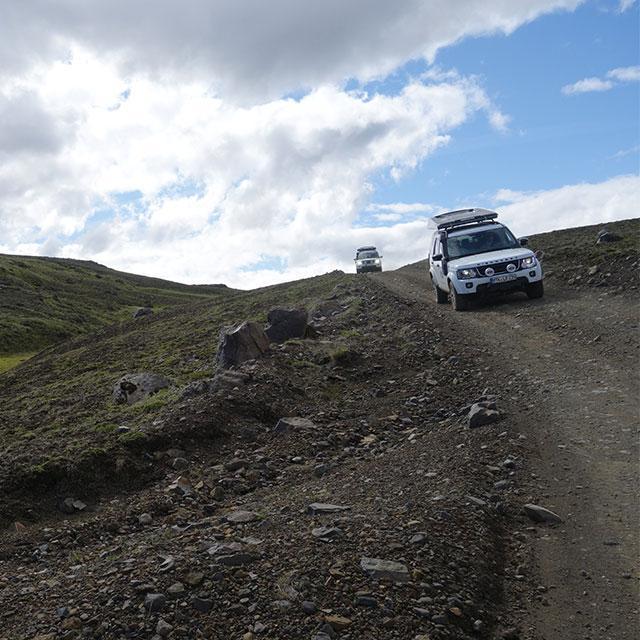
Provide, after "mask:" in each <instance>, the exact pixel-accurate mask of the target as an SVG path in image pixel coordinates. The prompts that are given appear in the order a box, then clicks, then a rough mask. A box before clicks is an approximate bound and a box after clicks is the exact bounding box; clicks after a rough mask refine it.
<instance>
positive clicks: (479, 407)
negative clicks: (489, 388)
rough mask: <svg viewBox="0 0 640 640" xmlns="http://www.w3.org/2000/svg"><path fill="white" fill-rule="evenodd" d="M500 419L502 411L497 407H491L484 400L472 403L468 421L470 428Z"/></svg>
mask: <svg viewBox="0 0 640 640" xmlns="http://www.w3.org/2000/svg"><path fill="white" fill-rule="evenodd" d="M499 419H500V412H499V411H497V410H496V409H490V408H488V407H486V406H485V403H483V402H476V403H474V404H472V405H471V409H469V415H468V416H467V421H468V424H469V428H470V429H474V428H476V427H482V426H484V425H487V424H492V423H494V422H497V421H498V420H499Z"/></svg>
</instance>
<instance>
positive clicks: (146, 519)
mask: <svg viewBox="0 0 640 640" xmlns="http://www.w3.org/2000/svg"><path fill="white" fill-rule="evenodd" d="M152 520H153V518H152V517H151V514H150V513H141V514H140V515H139V516H138V522H139V523H140V524H145V525H146V524H151V521H152Z"/></svg>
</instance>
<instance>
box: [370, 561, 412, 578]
mask: <svg viewBox="0 0 640 640" xmlns="http://www.w3.org/2000/svg"><path fill="white" fill-rule="evenodd" d="M360 567H361V569H362V570H363V571H364V572H365V573H366V574H367V575H369V577H371V578H375V579H376V580H392V581H393V582H409V580H410V576H409V569H408V568H407V565H405V564H402V563H401V562H394V561H391V560H382V559H380V558H367V557H364V556H363V557H362V558H361V560H360Z"/></svg>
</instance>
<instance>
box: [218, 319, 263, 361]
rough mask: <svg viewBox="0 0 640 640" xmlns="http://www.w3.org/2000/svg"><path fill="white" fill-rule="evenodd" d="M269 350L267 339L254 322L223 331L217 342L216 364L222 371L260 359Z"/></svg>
mask: <svg viewBox="0 0 640 640" xmlns="http://www.w3.org/2000/svg"><path fill="white" fill-rule="evenodd" d="M268 350H269V338H268V336H267V334H266V333H265V332H264V330H263V329H262V327H261V326H260V325H259V324H257V323H256V322H243V323H242V324H240V325H238V326H237V327H234V328H231V329H224V330H223V331H222V333H221V334H220V340H219V342H218V355H217V362H218V364H219V365H220V366H221V367H222V368H223V369H228V368H229V367H232V366H234V365H237V364H240V363H241V362H245V361H247V360H256V359H258V358H261V357H262V356H263V355H264V354H265V353H266V352H267V351H268Z"/></svg>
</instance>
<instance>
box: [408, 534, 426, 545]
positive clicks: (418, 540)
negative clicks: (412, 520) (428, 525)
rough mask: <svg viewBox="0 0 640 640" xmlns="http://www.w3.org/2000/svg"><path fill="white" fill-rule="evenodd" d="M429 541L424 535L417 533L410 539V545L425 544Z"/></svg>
mask: <svg viewBox="0 0 640 640" xmlns="http://www.w3.org/2000/svg"><path fill="white" fill-rule="evenodd" d="M426 539H427V536H426V535H425V534H424V533H416V534H415V535H413V536H411V538H410V539H409V543H410V544H423V543H424V542H425V541H426Z"/></svg>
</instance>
